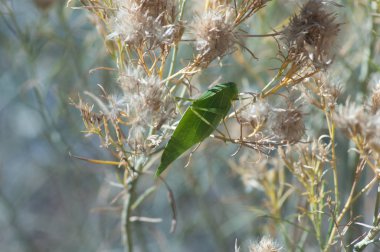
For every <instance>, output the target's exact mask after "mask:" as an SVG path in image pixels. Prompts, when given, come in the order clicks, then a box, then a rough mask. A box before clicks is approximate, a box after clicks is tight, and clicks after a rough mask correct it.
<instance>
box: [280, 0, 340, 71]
mask: <svg viewBox="0 0 380 252" xmlns="http://www.w3.org/2000/svg"><path fill="white" fill-rule="evenodd" d="M333 4H334V3H333V2H331V1H321V0H309V1H308V2H307V3H306V4H305V5H304V6H303V7H302V9H301V12H300V13H299V14H298V15H295V16H294V17H293V18H292V19H291V20H290V23H289V25H288V26H286V27H285V28H284V30H283V31H282V41H284V43H285V47H286V49H287V50H288V59H289V60H291V61H294V62H295V63H296V64H306V63H308V62H311V63H312V64H313V66H314V67H316V68H325V67H326V66H328V65H329V64H330V63H331V62H332V59H333V51H334V44H335V41H336V37H337V34H338V32H339V30H340V24H339V23H337V21H336V15H335V14H334V13H333V12H329V11H328V10H327V5H333ZM335 5H336V4H335Z"/></svg>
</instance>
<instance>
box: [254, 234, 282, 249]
mask: <svg viewBox="0 0 380 252" xmlns="http://www.w3.org/2000/svg"><path fill="white" fill-rule="evenodd" d="M279 251H281V247H280V246H279V245H278V244H277V243H276V242H275V241H273V240H272V239H271V238H269V237H263V238H261V240H260V242H258V243H253V244H251V246H250V247H249V252H279Z"/></svg>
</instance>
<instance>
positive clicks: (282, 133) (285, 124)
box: [272, 108, 305, 143]
mask: <svg viewBox="0 0 380 252" xmlns="http://www.w3.org/2000/svg"><path fill="white" fill-rule="evenodd" d="M272 123H273V124H272V131H273V133H274V134H275V135H276V136H277V137H279V138H280V139H282V140H285V141H288V142H290V143H296V142H298V141H299V140H301V138H302V136H303V135H304V134H305V124H304V120H303V113H302V111H301V110H299V109H297V108H288V109H278V110H276V111H275V116H274V118H273V122H272Z"/></svg>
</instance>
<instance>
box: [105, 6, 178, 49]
mask: <svg viewBox="0 0 380 252" xmlns="http://www.w3.org/2000/svg"><path fill="white" fill-rule="evenodd" d="M116 6H117V11H116V13H115V16H114V17H113V18H111V19H110V21H109V23H110V29H111V33H110V34H109V35H108V38H109V39H115V38H118V37H120V38H121V39H122V41H124V42H125V43H126V44H128V45H130V46H135V47H139V46H141V45H143V44H145V45H146V46H147V48H148V49H155V48H157V47H159V46H162V45H165V44H166V45H168V44H171V43H173V42H176V41H178V40H179V39H180V38H181V36H182V33H183V26H182V24H181V23H176V22H175V2H174V1H173V0H150V1H147V0H119V1H117V4H116Z"/></svg>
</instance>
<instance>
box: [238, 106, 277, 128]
mask: <svg viewBox="0 0 380 252" xmlns="http://www.w3.org/2000/svg"><path fill="white" fill-rule="evenodd" d="M269 112H270V106H269V104H268V103H267V102H266V101H264V100H258V101H257V102H255V103H250V104H248V105H246V106H245V107H244V108H243V109H242V110H241V111H240V113H239V114H238V118H239V121H240V122H241V123H243V124H250V125H251V126H252V128H253V129H256V128H258V127H260V128H261V126H263V125H264V124H265V123H266V121H267V119H268V116H269Z"/></svg>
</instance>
